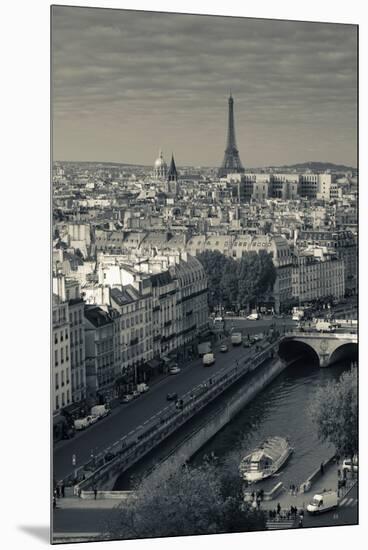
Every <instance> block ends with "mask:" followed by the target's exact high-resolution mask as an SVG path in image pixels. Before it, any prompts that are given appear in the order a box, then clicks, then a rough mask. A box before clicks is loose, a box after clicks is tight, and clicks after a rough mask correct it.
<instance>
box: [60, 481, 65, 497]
mask: <svg viewBox="0 0 368 550" xmlns="http://www.w3.org/2000/svg"><path fill="white" fill-rule="evenodd" d="M61 496H62V497H63V498H64V497H65V485H64V483H62V484H61Z"/></svg>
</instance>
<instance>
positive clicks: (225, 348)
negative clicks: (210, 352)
mask: <svg viewBox="0 0 368 550" xmlns="http://www.w3.org/2000/svg"><path fill="white" fill-rule="evenodd" d="M220 351H221V352H222V353H225V352H226V351H229V348H228V347H227V345H226V344H221V346H220Z"/></svg>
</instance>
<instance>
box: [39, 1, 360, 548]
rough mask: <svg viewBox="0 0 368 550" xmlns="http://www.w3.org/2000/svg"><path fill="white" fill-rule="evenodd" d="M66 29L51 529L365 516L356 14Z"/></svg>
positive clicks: (65, 14) (56, 91)
mask: <svg viewBox="0 0 368 550" xmlns="http://www.w3.org/2000/svg"><path fill="white" fill-rule="evenodd" d="M51 31H52V35H51V37H52V38H51V44H52V56H51V96H52V121H51V122H52V233H53V241H52V355H51V357H52V364H51V393H52V411H51V422H52V433H53V449H52V495H50V496H51V498H50V502H51V508H52V542H53V543H54V544H61V543H69V542H92V541H105V540H127V539H141V538H156V537H178V536H185V535H203V534H220V533H243V532H244V533H246V532H249V531H264V530H278V529H288V530H290V531H292V530H294V529H300V528H302V529H307V528H313V527H318V526H336V525H356V524H357V523H358V475H359V463H358V429H357V425H358V418H357V408H358V398H357V386H358V315H357V296H358V285H357V280H358V277H357V250H358V225H357V211H358V164H357V101H358V97H357V77H358V75H357V70H358V69H357V47H358V27H357V26H355V25H346V24H339V23H322V22H321V23H312V22H305V21H287V20H268V19H250V18H244V17H221V16H211V15H187V14H173V13H159V12H143V11H129V10H115V9H102V8H83V7H71V6H53V7H52V8H51ZM244 536H245V538H244V540H245V543H246V535H244Z"/></svg>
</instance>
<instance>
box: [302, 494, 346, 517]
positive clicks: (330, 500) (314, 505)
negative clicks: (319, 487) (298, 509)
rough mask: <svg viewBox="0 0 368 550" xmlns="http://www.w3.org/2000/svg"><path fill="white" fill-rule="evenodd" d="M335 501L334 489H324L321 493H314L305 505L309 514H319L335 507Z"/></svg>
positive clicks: (336, 501)
mask: <svg viewBox="0 0 368 550" xmlns="http://www.w3.org/2000/svg"><path fill="white" fill-rule="evenodd" d="M337 503H338V500H337V492H336V491H324V492H323V493H320V494H318V495H314V497H313V499H312V500H311V502H310V503H309V504H308V506H307V510H308V512H309V513H310V514H320V513H321V512H327V510H332V509H333V508H336V507H337Z"/></svg>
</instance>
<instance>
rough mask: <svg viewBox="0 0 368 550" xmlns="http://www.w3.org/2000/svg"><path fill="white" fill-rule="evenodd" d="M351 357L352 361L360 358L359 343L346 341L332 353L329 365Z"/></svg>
mask: <svg viewBox="0 0 368 550" xmlns="http://www.w3.org/2000/svg"><path fill="white" fill-rule="evenodd" d="M346 359H351V360H352V361H357V360H358V344H357V343H356V342H345V343H343V344H341V345H340V346H338V347H336V349H335V350H334V351H333V352H332V353H331V355H330V358H329V365H332V364H333V363H338V362H339V361H344V360H346Z"/></svg>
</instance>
